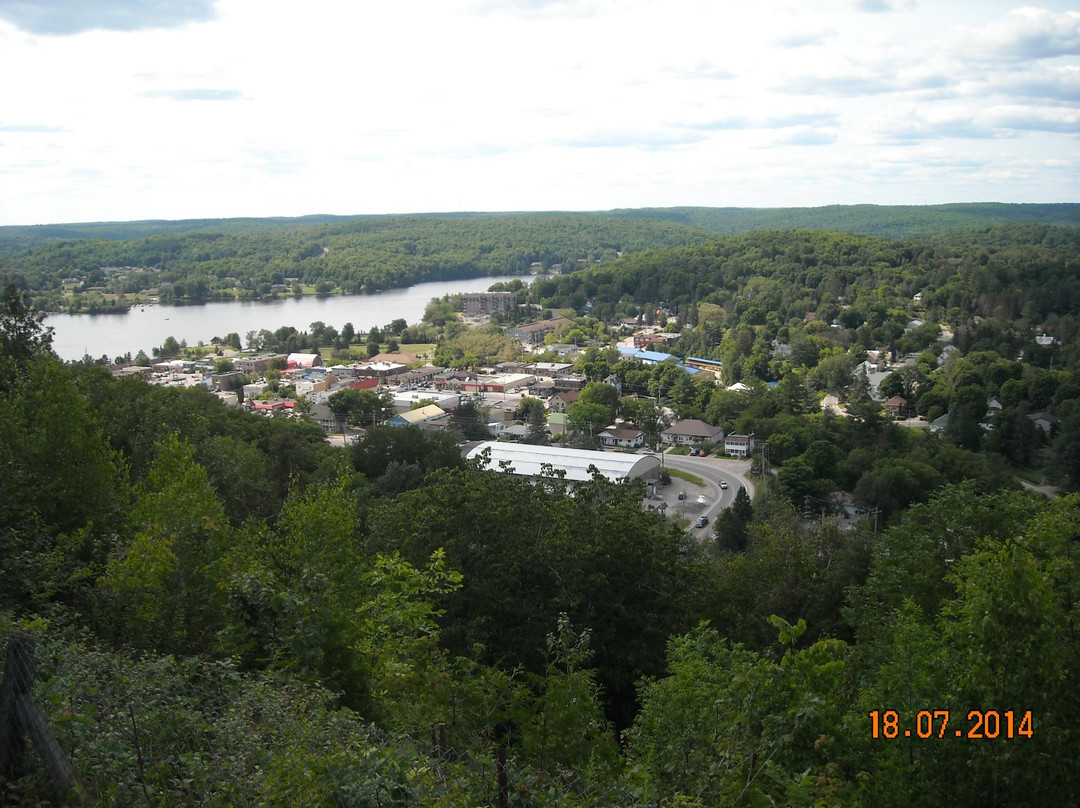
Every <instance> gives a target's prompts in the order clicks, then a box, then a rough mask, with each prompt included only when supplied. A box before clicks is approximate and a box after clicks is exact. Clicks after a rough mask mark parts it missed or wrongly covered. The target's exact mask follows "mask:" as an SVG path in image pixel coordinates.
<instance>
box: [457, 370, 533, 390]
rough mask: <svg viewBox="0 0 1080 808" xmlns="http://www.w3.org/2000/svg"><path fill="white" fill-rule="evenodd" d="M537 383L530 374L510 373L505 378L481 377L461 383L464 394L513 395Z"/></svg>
mask: <svg viewBox="0 0 1080 808" xmlns="http://www.w3.org/2000/svg"><path fill="white" fill-rule="evenodd" d="M535 382H536V377H535V376H533V375H531V374H529V373H508V374H505V375H503V376H480V377H478V378H476V379H471V380H469V381H464V382H462V383H461V391H462V392H463V393H471V394H474V395H479V394H480V393H485V394H487V393H494V394H496V395H497V394H499V393H512V392H514V391H515V390H520V389H521V388H523V387H527V386H528V385H530V384H533V383H535Z"/></svg>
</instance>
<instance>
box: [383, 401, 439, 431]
mask: <svg viewBox="0 0 1080 808" xmlns="http://www.w3.org/2000/svg"><path fill="white" fill-rule="evenodd" d="M445 417H446V412H445V411H444V410H442V409H440V408H439V407H436V406H435V405H434V404H429V405H428V406H426V407H419V408H417V409H415V410H409V411H408V412H399V413H398V414H397V415H395V416H394V417H393V418H391V419H390V420H389V422H388V423H389V425H390V426H420V425H422V424H431V423H432V422H433V421H437V420H439V419H440V418H445Z"/></svg>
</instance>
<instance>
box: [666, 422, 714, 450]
mask: <svg viewBox="0 0 1080 808" xmlns="http://www.w3.org/2000/svg"><path fill="white" fill-rule="evenodd" d="M660 439H661V441H663V443H664V445H665V446H700V445H701V444H702V443H704V442H705V441H709V442H711V443H719V442H720V441H722V440H723V439H724V430H723V429H722V428H720V427H718V426H712V425H711V424H707V423H705V422H704V421H698V420H697V419H695V418H688V419H686V420H685V421H679V423H677V424H675V425H674V426H669V427H668V428H667V429H665V430H664V431H663V433H661V435H660Z"/></svg>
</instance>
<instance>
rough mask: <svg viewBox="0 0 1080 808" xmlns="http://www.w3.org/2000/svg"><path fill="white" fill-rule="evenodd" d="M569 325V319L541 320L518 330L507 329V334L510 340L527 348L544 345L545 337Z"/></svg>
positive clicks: (519, 327) (517, 328)
mask: <svg viewBox="0 0 1080 808" xmlns="http://www.w3.org/2000/svg"><path fill="white" fill-rule="evenodd" d="M569 324H570V320H569V319H568V318H566V317H556V318H555V319H553V320H541V321H540V322H538V323H529V324H528V325H522V326H518V327H516V328H508V329H506V334H507V336H509V337H510V339H513V340H517V341H518V342H520V343H521V344H522V345H525V346H535V345H543V344H544V337H546V336H547V335H548V334H550V333H551V332H553V331H554V330H555V329H557V328H559V327H561V326H563V325H569Z"/></svg>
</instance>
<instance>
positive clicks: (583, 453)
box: [465, 441, 660, 482]
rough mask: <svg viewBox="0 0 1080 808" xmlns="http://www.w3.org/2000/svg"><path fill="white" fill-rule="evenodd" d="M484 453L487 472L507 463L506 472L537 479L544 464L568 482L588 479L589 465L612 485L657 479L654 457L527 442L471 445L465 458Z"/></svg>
mask: <svg viewBox="0 0 1080 808" xmlns="http://www.w3.org/2000/svg"><path fill="white" fill-rule="evenodd" d="M485 450H489V451H490V452H491V461H490V463H489V464H488V470H489V471H500V470H501V466H500V465H499V464H500V463H501V462H504V461H505V462H508V463H509V464H510V472H511V473H512V474H517V475H519V476H521V477H540V476H542V475H543V473H544V465H545V464H546V465H550V466H551V468H552V469H553V470H554V471H556V472H558V471H565V472H566V476H565V478H564V479H566V480H567V481H569V482H585V481H587V480H591V479H592V473H591V472H590V471H589V466H595V467H596V470H597V471H599V472H600V473H601V474H602V475H604V476H605V477H607V478H608V479H609V480H611V481H612V482H618V481H619V480H630V479H641V480H644V481H645V482H655V481H656V480H658V479H660V459H659V458H658V457H656V456H655V455H635V454H625V453H622V452H594V451H590V450H587V449H564V448H562V447H560V446H533V445H531V444H527V443H505V442H497V441H485V442H484V443H481V444H479V445H478V446H475V447H474V448H473V449H472V450H471V451H470V452H469V453H468V454H467V455H466V456H465V457H466V459H467V460H473V459H475V458H477V457H479V456H480V455H481V454H482V453H483V452H484V451H485Z"/></svg>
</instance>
